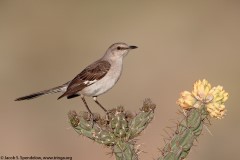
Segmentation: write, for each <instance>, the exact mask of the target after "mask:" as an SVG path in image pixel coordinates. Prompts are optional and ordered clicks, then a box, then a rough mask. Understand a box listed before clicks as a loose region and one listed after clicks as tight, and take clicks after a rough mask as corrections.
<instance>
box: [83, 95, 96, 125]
mask: <svg viewBox="0 0 240 160" xmlns="http://www.w3.org/2000/svg"><path fill="white" fill-rule="evenodd" d="M81 98H82V101H83V103H84V104H85V107H86V108H87V110H88V112H89V114H90V121H91V122H92V125H93V121H94V120H93V119H94V115H93V113H92V111H91V110H90V109H89V107H88V104H87V102H86V100H85V98H84V96H82V95H81Z"/></svg>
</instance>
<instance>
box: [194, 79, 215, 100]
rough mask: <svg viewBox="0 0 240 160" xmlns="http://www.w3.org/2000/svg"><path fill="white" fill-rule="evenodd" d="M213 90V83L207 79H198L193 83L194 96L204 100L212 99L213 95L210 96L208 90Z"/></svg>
mask: <svg viewBox="0 0 240 160" xmlns="http://www.w3.org/2000/svg"><path fill="white" fill-rule="evenodd" d="M210 90H211V84H210V83H208V81H207V80H206V79H203V80H202V81H200V80H198V81H197V82H195V83H194V85H193V91H192V94H193V95H194V97H195V98H196V99H197V100H199V101H202V102H205V101H207V102H208V101H209V100H211V97H209V95H208V92H209V91H210ZM209 98H210V99H209Z"/></svg>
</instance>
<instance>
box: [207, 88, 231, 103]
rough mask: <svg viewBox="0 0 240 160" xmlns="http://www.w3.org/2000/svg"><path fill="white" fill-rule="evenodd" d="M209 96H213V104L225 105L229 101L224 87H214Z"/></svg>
mask: <svg viewBox="0 0 240 160" xmlns="http://www.w3.org/2000/svg"><path fill="white" fill-rule="evenodd" d="M209 94H211V95H212V96H213V102H215V103H220V104H223V103H224V102H226V101H227V99H228V93H227V92H225V90H223V87H222V86H217V87H213V88H212V89H211V90H210V92H209Z"/></svg>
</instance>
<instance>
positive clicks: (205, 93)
mask: <svg viewBox="0 0 240 160" xmlns="http://www.w3.org/2000/svg"><path fill="white" fill-rule="evenodd" d="M227 99H228V93H227V92H225V90H223V87H222V86H217V87H213V88H211V84H210V83H208V81H207V80H205V79H203V80H202V81H201V80H198V81H196V82H195V83H194V86H193V91H192V93H191V92H188V91H184V92H182V93H181V94H180V98H179V99H178V101H177V104H178V105H179V106H180V107H182V108H183V109H185V110H187V109H191V108H200V107H201V106H203V105H204V106H205V107H206V109H207V111H208V112H209V115H210V116H211V117H213V118H217V119H221V118H223V117H224V115H225V114H226V109H225V106H224V103H225V102H226V100H227Z"/></svg>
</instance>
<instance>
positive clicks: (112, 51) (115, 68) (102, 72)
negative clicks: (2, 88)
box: [15, 43, 138, 116]
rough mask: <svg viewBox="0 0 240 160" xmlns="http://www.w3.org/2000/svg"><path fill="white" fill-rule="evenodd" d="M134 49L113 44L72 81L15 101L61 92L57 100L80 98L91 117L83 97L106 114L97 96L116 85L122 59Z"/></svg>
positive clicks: (124, 44) (122, 44) (125, 45)
mask: <svg viewBox="0 0 240 160" xmlns="http://www.w3.org/2000/svg"><path fill="white" fill-rule="evenodd" d="M135 48H138V47H136V46H129V45H127V44H126V43H115V44H113V45H111V46H110V47H109V48H108V50H107V51H106V53H105V54H104V55H103V57H102V58H100V59H99V60H97V61H96V62H94V63H92V64H90V65H89V66H87V67H86V68H85V69H84V70H83V71H82V72H81V73H79V74H78V75H77V76H76V77H75V78H74V79H73V80H71V81H69V82H67V83H65V84H63V85H60V86H58V87H54V88H51V89H48V90H44V91H40V92H36V93H33V94H30V95H27V96H23V97H19V98H17V99H16V100H15V101H21V100H29V99H33V98H37V97H39V96H42V95H47V94H52V93H57V92H62V93H63V94H62V95H61V96H60V97H59V98H58V99H60V98H62V97H65V96H66V97H67V98H68V99H70V98H74V97H77V96H81V98H82V100H83V103H84V104H85V106H86V108H87V110H88V112H89V113H90V115H91V116H92V115H93V114H92V112H91V110H90V109H89V107H88V105H87V103H86V100H85V98H84V96H88V97H93V99H94V101H95V102H96V103H97V104H98V105H99V106H100V107H101V108H102V109H103V110H104V111H105V112H107V109H105V108H104V107H103V106H102V105H101V104H100V103H99V102H98V100H97V96H99V95H101V94H103V93H105V92H107V91H108V90H110V89H111V88H112V87H113V86H114V85H115V84H116V82H117V81H118V79H119V78H120V76H121V73H122V66H123V57H125V56H126V55H127V54H128V52H129V51H130V50H131V49H135Z"/></svg>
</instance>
